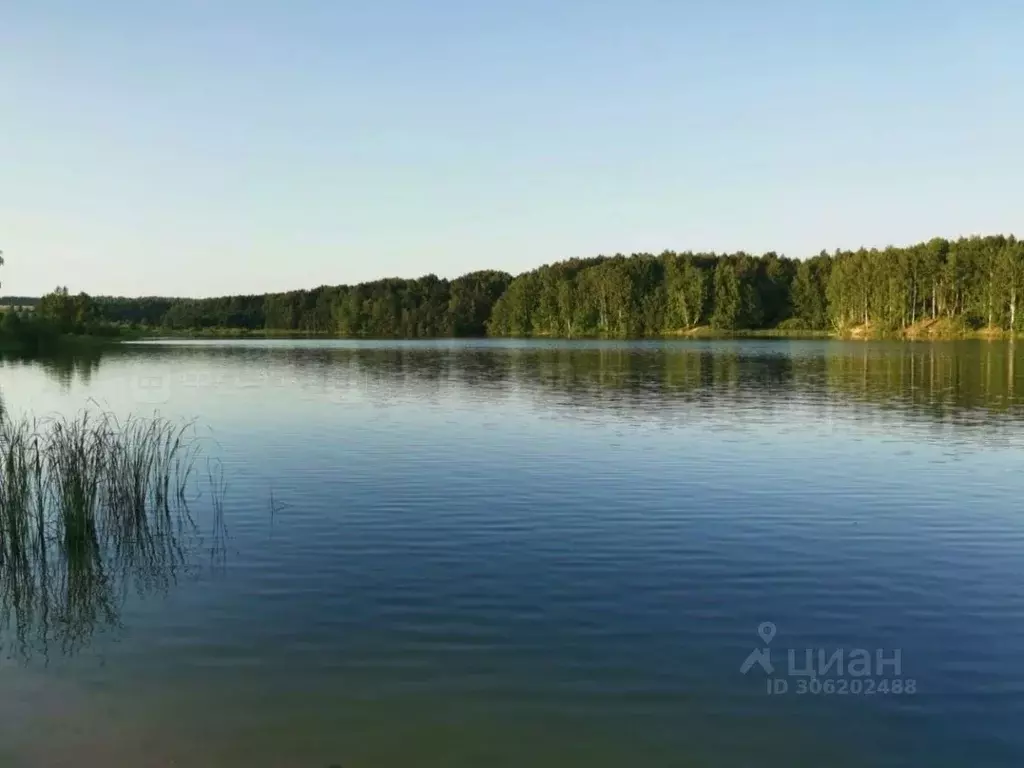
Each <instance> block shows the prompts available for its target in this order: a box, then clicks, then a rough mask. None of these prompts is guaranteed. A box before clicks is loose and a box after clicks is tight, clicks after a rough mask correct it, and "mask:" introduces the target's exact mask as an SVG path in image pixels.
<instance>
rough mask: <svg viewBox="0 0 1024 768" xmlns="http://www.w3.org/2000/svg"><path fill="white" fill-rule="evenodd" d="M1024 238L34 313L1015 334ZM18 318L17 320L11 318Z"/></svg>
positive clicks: (58, 305)
mask: <svg viewBox="0 0 1024 768" xmlns="http://www.w3.org/2000/svg"><path fill="white" fill-rule="evenodd" d="M1022 294H1024V242H1020V241H1018V240H1017V239H1016V238H1015V237H1013V236H1001V235H1000V236H989V237H972V238H962V239H959V240H944V239H939V238H936V239H933V240H930V241H928V242H926V243H919V244H917V245H913V246H909V247H904V248H895V247H892V248H886V249H883V250H877V249H871V250H868V249H860V250H856V251H836V252H834V253H832V254H828V253H825V252H822V253H821V254H820V255H818V256H815V257H813V258H810V259H804V260H797V259H792V258H787V257H784V256H780V255H778V254H775V253H766V254H763V255H760V256H755V255H750V254H746V253H735V254H725V255H720V254H713V253H689V252H687V253H675V252H671V251H666V252H664V253H661V254H657V255H654V254H647V253H643V254H635V255H632V256H623V255H616V256H611V257H597V258H592V259H573V260H570V261H563V262H559V263H555V264H550V265H546V266H542V267H539V268H538V269H535V270H532V271H529V272H526V273H524V274H521V275H519V276H517V277H512V276H511V275H509V274H507V273H505V272H498V271H480V272H473V273H470V274H467V275H464V276H463V277H460V278H457V279H455V280H447V279H442V278H438V277H436V276H434V275H427V276H425V277H421V278H418V279H410V280H406V279H397V278H393V279H385V280H377V281H374V282H370V283H362V284H359V285H354V286H346V285H339V286H322V287H320V288H315V289H312V290H301V291H292V292H289V293H274V294H267V295H262V296H226V297H221V298H212V299H171V298H156V297H153V298H138V299H128V298H111V297H97V298H91V297H88V296H86V295H84V294H80V295H78V296H74V295H71V294H69V293H68V292H67V291H66V289H61V290H58V291H56V292H55V293H53V294H50V295H48V296H46V297H43V298H42V299H41V300H40V301H39V303H38V306H37V307H36V309H35V312H34V313H33V314H35V315H37V316H38V317H39V318H40V319H47V320H48V321H50V322H52V323H53V324H55V325H56V326H57V327H58V328H59V329H60V331H61V332H65V333H66V332H76V331H77V332H83V331H85V332H87V331H88V329H90V328H96V327H99V326H101V325H116V326H120V327H124V326H127V327H131V328H136V329H141V330H165V331H172V332H203V331H216V330H226V329H236V330H240V331H246V332H288V333H306V334H331V335H338V336H353V337H406V338H421V337H438V336H482V335H493V336H561V337H570V338H572V337H585V336H604V337H632V336H660V335H664V334H674V333H680V332H686V331H688V330H692V329H695V328H698V327H702V326H710V327H711V328H713V329H715V330H719V331H726V332H730V331H742V330H757V329H771V328H778V329H780V330H782V331H796V330H813V331H832V332H837V333H844V332H850V331H854V332H861V333H866V332H870V333H900V332H908V333H909V332H912V331H913V330H914V329H915V328H920V327H921V326H922V325H928V324H934V323H937V322H938V321H943V322H944V323H945V325H944V326H943V327H944V328H947V329H991V330H996V329H1001V330H1004V331H1009V330H1012V331H1020V330H1022V326H1024V318H1022V317H1021V314H1022V313H1021V312H1019V311H1018V307H1019V303H1020V297H1021V295H1022ZM8 314H10V313H8Z"/></svg>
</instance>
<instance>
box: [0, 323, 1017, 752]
mask: <svg viewBox="0 0 1024 768" xmlns="http://www.w3.org/2000/svg"><path fill="white" fill-rule="evenodd" d="M0 397H2V399H3V401H4V404H5V406H6V408H7V409H8V410H9V411H11V412H12V413H15V414H18V413H25V412H32V413H34V414H36V415H46V414H51V413H64V414H73V413H76V412H78V411H80V410H81V409H84V408H87V407H92V408H96V407H102V408H107V409H110V410H112V411H114V412H116V413H119V414H128V413H136V414H144V415H151V414H153V413H154V411H159V412H160V413H161V414H163V415H167V416H171V417H173V418H175V419H189V420H192V419H194V420H195V425H196V427H195V428H196V430H197V432H198V433H199V434H201V435H203V436H204V437H203V439H204V440H205V441H206V454H207V455H209V456H214V457H216V458H217V459H218V460H219V461H220V462H221V463H222V466H223V478H224V483H225V486H226V492H225V496H224V519H225V521H226V525H227V532H228V537H227V548H226V552H225V553H224V556H223V557H222V558H221V557H219V556H218V557H216V558H213V560H212V561H211V558H208V557H206V556H205V550H204V547H205V544H204V545H203V546H201V547H198V548H197V549H196V551H195V553H194V554H193V562H192V567H190V568H189V569H188V570H187V571H185V572H182V573H178V574H175V575H173V577H172V578H170V579H167V580H165V582H162V583H161V584H160V585H159V586H158V588H154V589H143V588H139V589H133V590H128V592H127V593H126V594H125V595H124V597H123V604H122V605H121V606H120V608H119V611H118V616H117V620H116V621H112V622H110V621H108V622H103V621H97V622H96V623H95V626H90V627H89V628H88V629H89V631H88V637H86V638H84V640H83V642H82V643H80V644H79V645H78V646H77V647H74V648H72V649H62V648H59V647H52V645H50V646H47V645H45V644H41V643H36V644H34V645H32V644H29V646H28V647H23V645H20V644H18V643H16V642H13V638H12V633H11V631H10V630H9V629H8V631H7V634H6V635H4V634H2V633H3V631H4V630H0V644H2V649H3V651H4V654H3V656H4V658H3V660H2V661H0V765H3V766H30V767H33V768H35V767H36V766H62V765H67V766H77V767H81V766H110V765H125V766H128V765H131V766H172V765H174V766H189V767H190V768H193V767H196V766H218V767H220V766H226V767H228V768H234V767H235V766H238V767H239V768H241V767H243V766H244V767H245V768H251V767H253V766H266V767H267V768H281V767H283V766H295V767H296V768H298V767H301V768H307V767H308V768H326V767H327V766H329V765H332V764H333V765H340V766H345V768H361V767H366V768H392V767H394V768H399V767H400V768H411V767H413V766H440V767H448V766H452V767H461V766H516V767H517V768H519V767H521V766H531V767H536V768H541V767H544V766H552V767H553V766H559V768H566V767H568V766H581V767H585V768H602V767H604V766H609V767H610V766H616V767H619V766H666V767H674V766H689V765H693V766H737V767H739V766H743V767H745V766H758V767H759V768H766V767H774V766H778V767H779V768H791V767H793V766H814V767H815V768H818V767H820V766H835V767H842V766H931V767H934V766H1017V767H1019V766H1021V765H1024V729H1022V728H1021V724H1022V723H1024V655H1022V651H1024V588H1022V586H1021V578H1022V574H1024V472H1022V469H1024V421H1022V417H1024V351H1018V350H1015V349H1014V348H1013V347H1012V346H1008V345H1005V344H1001V343H992V344H990V343H983V342H964V343H959V342H957V343H936V344H925V343H922V344H900V343H891V344H890V343H856V342H855V343H841V342H819V341H808V342H795V341H736V342H732V341H715V342H679V343H655V342H652V343H614V342H591V343H563V342H437V343H421V342H417V343H403V342H394V343H390V342H365V343H364V342H295V341H281V342H278V341H274V342H225V343H212V342H211V343H196V344H168V345H135V346H129V347H125V348H119V349H115V350H111V351H106V352H103V353H102V354H101V355H98V354H93V355H92V356H91V357H88V358H78V359H63V360H50V361H23V360H12V359H6V360H4V362H3V363H2V367H0ZM200 506H201V504H200ZM210 513H211V510H209V509H204V508H200V509H199V510H198V511H197V513H196V514H197V516H198V517H197V519H199V521H200V526H202V525H204V524H205V523H204V522H203V521H204V520H207V519H209V515H210ZM768 623H770V625H769V624H768ZM759 627H760V631H759ZM766 649H767V651H769V652H770V653H765V651H766ZM857 649H864V650H866V651H868V652H869V653H870V655H871V669H870V674H868V675H864V674H860V673H863V671H864V670H863V667H861V668H857V667H856V666H855V665H854V664H852V663H851V662H850V659H851V658H854V659H860V660H861V661H862V660H863V659H862V657H860V656H858V653H857ZM808 650H810V651H811V652H812V654H813V656H814V661H815V664H816V665H817V663H818V658H817V657H818V655H819V652H820V653H821V655H822V656H824V657H825V658H824V659H823V660H824V661H828V658H831V657H832V655H833V654H834V653H836V652H838V651H841V652H843V654H844V660H843V662H842V663H841V664H839V663H834V664H833V666H832V667H831V668H830V669H829V670H828V671H826V673H825V674H824V675H823V676H820V677H818V678H816V679H815V680H814V681H813V682H811V678H807V677H802V676H800V675H799V674H793V673H794V672H799V671H800V670H802V669H803V668H804V664H805V661H806V660H805V652H806V651H808ZM755 651H758V652H760V653H758V654H755V655H754V656H753V657H751V654H752V653H753V652H755ZM791 651H792V653H793V657H794V661H795V662H796V664H795V669H790V664H789V655H790V652H791ZM897 652H898V653H899V655H900V660H901V665H900V669H899V670H896V669H895V667H894V666H893V665H891V664H883V665H882V669H881V670H879V669H877V664H876V662H877V659H876V658H875V656H876V654H878V653H880V654H882V658H883V659H891V658H892V657H893V656H894V655H895V654H896V653H897ZM748 657H751V660H752V663H753V667H752V668H749V669H748V670H747V672H746V673H743V672H742V671H741V667H742V666H743V665H744V661H745V660H747V659H748ZM761 661H770V663H771V666H772V674H771V676H770V677H771V679H772V680H774V681H775V683H774V684H775V685H777V686H778V685H780V683H781V684H784V686H785V687H786V688H787V689H788V690H787V691H786V692H785V693H781V692H780V693H777V694H775V695H768V693H767V686H769V685H770V684H772V683H771V682H770V680H769V675H768V673H767V672H766V670H765V669H764V667H763V666H762V664H761V663H760V662H761ZM855 672H856V673H858V674H856V675H855V674H854V673H855Z"/></svg>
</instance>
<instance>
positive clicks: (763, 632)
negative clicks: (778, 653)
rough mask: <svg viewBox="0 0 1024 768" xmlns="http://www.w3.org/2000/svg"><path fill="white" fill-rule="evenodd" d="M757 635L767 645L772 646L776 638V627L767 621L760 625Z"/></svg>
mask: <svg viewBox="0 0 1024 768" xmlns="http://www.w3.org/2000/svg"><path fill="white" fill-rule="evenodd" d="M757 634H758V636H759V637H760V638H761V639H762V640H764V644H765V645H771V642H772V640H773V639H774V638H775V625H774V624H772V623H771V622H770V621H766V622H764V623H763V624H760V625H758V627H757Z"/></svg>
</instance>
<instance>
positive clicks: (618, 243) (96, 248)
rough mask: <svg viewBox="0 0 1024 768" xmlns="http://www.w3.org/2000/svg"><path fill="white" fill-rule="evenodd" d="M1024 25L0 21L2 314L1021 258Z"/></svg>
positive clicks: (964, 14)
mask: <svg viewBox="0 0 1024 768" xmlns="http://www.w3.org/2000/svg"><path fill="white" fill-rule="evenodd" d="M1022 28H1024V6H1021V5H1020V4H1019V3H1016V2H1011V1H1010V0H1005V1H1004V2H996V1H992V0H977V1H976V2H971V3H967V2H961V1H958V2H951V1H950V0H930V1H929V2H924V1H920V2H917V1H915V2H910V1H909V0H889V1H888V2H880V1H878V0H861V1H860V2H848V3H847V2H844V3H839V2H824V0H820V1H819V2H808V1H805V0H801V1H800V2H774V3H772V2H754V1H746V0H745V1H742V2H741V1H739V0H722V2H714V3H712V2H689V1H688V0H675V2H657V1H655V0H633V1H632V2H624V1H623V2H600V0H592V1H591V2H583V1H582V0H562V2H558V3H552V2H539V1H537V0H520V1H519V2H515V3H511V2H509V3H500V4H499V3H491V2H479V1H477V2H468V1H467V2H455V1H454V0H432V2H429V3H428V2H412V1H411V0H376V1H375V2H359V3H356V2H348V1H345V0H336V1H334V2H328V1H327V0H321V1H319V2H312V1H304V0H292V1H291V2H287V3H286V2H263V1H259V0H247V1H246V2H236V1H234V0H223V1H221V2H217V1H216V0H209V1H208V2H199V1H198V0H176V2H173V3H172V2H166V1H165V0H160V1H159V2H157V1H154V0H105V1H104V2H100V3H85V4H83V3H80V2H77V0H76V1H75V2H70V1H69V0H64V1H63V2H58V1H52V0H33V1H32V2H29V1H28V0H10V1H9V2H7V3H5V4H4V6H3V8H2V9H0V249H3V250H4V252H5V255H6V259H7V265H6V266H5V267H4V268H3V269H2V271H0V280H2V282H3V287H2V291H3V292H4V293H17V294H37V293H40V292H43V291H46V290H48V289H50V288H52V287H53V286H54V285H56V284H58V283H60V284H67V285H68V286H69V288H70V289H71V290H73V291H79V290H85V291H88V292H90V293H94V294H100V293H104V294H111V293H116V294H128V295H144V294H175V295H195V296H205V295H216V294H223V293H239V292H263V291H269V290H282V289H290V288H301V287H312V286H316V285H321V284H324V283H331V284H334V283H344V282H357V281H362V280H367V279H374V278H377V277H382V276H395V275H398V276H408V277H414V276H418V275H422V274H426V273H429V272H433V273H436V274H438V275H442V276H455V275H458V274H461V273H464V272H467V271H470V270H473V269H478V268H500V269H506V270H509V271H511V272H518V271H522V270H524V269H528V268H531V267H533V266H536V265H538V264H541V263H545V262H549V261H553V260H559V259H563V258H570V257H573V256H591V255H596V254H598V253H614V252H616V251H623V252H630V251H637V250H650V251H660V250H663V249H665V248H672V249H676V250H685V249H694V250H703V249H713V250H737V249H746V250H750V251H756V252H761V251H765V250H777V251H780V252H784V253H787V254H789V255H793V256H805V255H808V254H811V253H816V252H817V251H819V250H820V249H821V248H828V249H830V250H831V249H832V248H835V247H856V246H859V245H869V246H870V245H878V246H883V245H886V244H890V243H907V242H915V241H918V240H922V239H927V238H929V237H932V236H935V235H944V236H957V235H960V234H970V233H994V232H1017V233H1018V234H1024V226H1022V225H1024V206H1022V205H1021V201H1022V199H1024V198H1022V193H1021V191H1020V188H1021V180H1022V178H1024V141H1022V137H1024V102H1022V101H1021V98H1020V96H1021V84H1022V83H1024V53H1022V48H1021V46H1020V34H1019V33H1020V30H1021V29H1022Z"/></svg>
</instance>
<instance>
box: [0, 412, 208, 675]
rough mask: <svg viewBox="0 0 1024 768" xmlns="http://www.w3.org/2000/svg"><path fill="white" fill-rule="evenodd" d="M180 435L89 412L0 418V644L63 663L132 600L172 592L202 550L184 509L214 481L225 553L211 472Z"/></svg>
mask: <svg viewBox="0 0 1024 768" xmlns="http://www.w3.org/2000/svg"><path fill="white" fill-rule="evenodd" d="M200 458H201V445H200V443H199V442H198V441H197V440H196V439H195V438H194V437H192V432H191V429H190V428H189V427H175V426H174V425H172V424H171V423H170V422H167V421H165V420H162V419H138V418H132V419H128V420H126V421H122V422H119V421H117V420H116V419H115V418H114V417H112V416H109V415H100V416H94V415H90V414H88V413H86V414H83V415H81V416H79V417H76V418H70V419H68V418H57V419H50V420H46V421H42V422H32V421H28V420H22V421H12V420H11V419H10V418H9V417H6V416H0V640H3V638H4V637H5V636H6V637H7V638H8V642H6V643H3V645H7V646H8V647H7V648H6V651H7V652H8V653H14V654H16V655H21V656H26V657H27V656H31V655H32V654H33V653H35V652H40V653H43V654H44V655H45V654H48V652H49V650H50V649H51V647H56V648H59V649H60V650H61V651H63V652H65V653H72V652H75V651H76V650H78V649H80V648H82V647H83V646H85V645H86V644H88V642H89V640H90V638H91V637H92V636H93V634H94V633H96V632H97V631H102V630H104V629H109V628H113V627H116V626H117V625H118V624H119V621H120V613H121V608H122V606H123V604H124V602H125V600H126V598H127V596H128V595H129V593H131V592H133V591H134V592H136V593H137V594H139V595H145V594H150V593H153V592H156V591H162V590H166V589H167V588H169V587H170V586H171V585H173V584H174V583H175V582H176V581H177V579H178V578H179V576H180V575H181V574H182V573H183V572H184V571H185V570H187V569H188V568H189V567H190V565H191V562H192V557H191V555H192V553H193V552H194V551H195V550H196V547H197V546H198V545H199V544H200V542H201V536H200V529H199V525H198V524H197V523H196V520H195V519H194V517H193V514H192V511H191V509H190V504H193V503H195V502H197V501H198V500H199V498H200V496H201V495H202V489H201V486H202V485H203V484H204V480H203V477H202V472H203V470H205V474H206V477H207V478H208V479H210V480H212V481H214V487H213V489H212V490H213V494H212V495H213V497H214V504H213V507H214V515H213V547H214V550H215V551H219V550H221V548H222V546H223V531H224V527H223V519H222V516H221V512H222V504H221V496H220V495H221V492H222V489H223V486H222V484H221V483H220V482H219V480H218V478H219V468H218V466H217V465H215V464H213V463H211V462H207V463H206V464H205V467H200V466H199V463H198V462H199V460H200Z"/></svg>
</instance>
